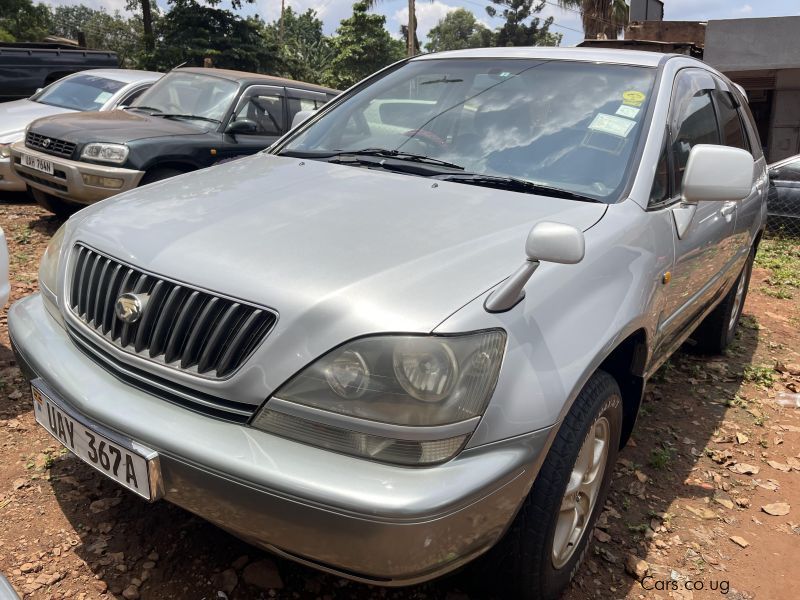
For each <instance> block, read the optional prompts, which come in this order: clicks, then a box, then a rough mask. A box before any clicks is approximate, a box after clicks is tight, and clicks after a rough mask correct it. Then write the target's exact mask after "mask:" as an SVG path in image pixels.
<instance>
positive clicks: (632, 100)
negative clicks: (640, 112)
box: [622, 90, 647, 107]
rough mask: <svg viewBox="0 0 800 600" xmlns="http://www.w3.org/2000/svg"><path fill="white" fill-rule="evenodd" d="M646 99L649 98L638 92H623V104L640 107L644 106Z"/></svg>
mask: <svg viewBox="0 0 800 600" xmlns="http://www.w3.org/2000/svg"><path fill="white" fill-rule="evenodd" d="M645 98H647V96H645V95H644V94H643V93H642V92H637V91H636V90H628V91H627V92H622V102H623V104H627V105H628V106H636V107H639V106H641V105H642V102H644V99H645Z"/></svg>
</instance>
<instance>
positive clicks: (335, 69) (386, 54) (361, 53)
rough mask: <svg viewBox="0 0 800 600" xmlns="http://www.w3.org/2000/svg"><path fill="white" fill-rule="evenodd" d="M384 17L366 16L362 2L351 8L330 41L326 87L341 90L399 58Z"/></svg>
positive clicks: (400, 45)
mask: <svg viewBox="0 0 800 600" xmlns="http://www.w3.org/2000/svg"><path fill="white" fill-rule="evenodd" d="M385 23H386V17H384V16H383V15H371V14H369V13H368V12H367V3H366V2H356V3H355V4H354V5H353V15H352V16H351V17H349V18H347V19H343V20H342V22H341V23H340V24H339V28H338V29H337V30H336V35H335V36H334V38H333V40H332V46H333V50H334V53H335V56H334V58H333V60H332V61H331V66H330V73H329V75H328V77H327V83H328V85H330V86H332V87H335V88H339V89H344V88H347V87H350V86H351V85H353V84H355V83H357V82H359V81H361V80H362V79H364V78H365V77H367V76H368V75H371V74H372V73H374V72H375V71H377V70H379V69H381V68H382V67H385V66H386V65H389V64H391V63H393V62H395V61H397V60H400V59H401V58H403V56H404V54H405V48H403V43H402V42H401V41H399V40H396V39H394V38H392V36H390V35H389V32H388V31H386V28H385V27H384V24H385Z"/></svg>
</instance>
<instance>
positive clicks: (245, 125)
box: [225, 119, 258, 135]
mask: <svg viewBox="0 0 800 600" xmlns="http://www.w3.org/2000/svg"><path fill="white" fill-rule="evenodd" d="M225 133H230V134H231V135H236V134H237V133H243V134H254V133H258V123H256V122H255V121H251V120H250V119H237V120H236V121H231V122H230V124H229V125H228V127H226V128H225Z"/></svg>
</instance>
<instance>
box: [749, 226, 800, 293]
mask: <svg viewBox="0 0 800 600" xmlns="http://www.w3.org/2000/svg"><path fill="white" fill-rule="evenodd" d="M756 265H757V266H759V267H761V268H763V269H767V270H768V271H769V277H768V278H767V285H768V286H769V287H767V288H762V291H763V292H764V293H765V294H767V295H768V296H772V297H774V298H780V299H787V298H791V297H792V296H793V294H792V288H794V289H798V288H800V244H798V243H796V242H794V241H792V240H789V239H769V240H764V241H763V242H762V243H761V245H760V246H759V247H758V254H756Z"/></svg>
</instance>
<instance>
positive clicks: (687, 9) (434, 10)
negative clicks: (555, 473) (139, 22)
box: [44, 0, 800, 46]
mask: <svg viewBox="0 0 800 600" xmlns="http://www.w3.org/2000/svg"><path fill="white" fill-rule="evenodd" d="M44 1H45V2H47V3H48V4H52V5H59V4H85V5H87V6H91V7H93V8H100V7H104V8H105V9H106V10H108V11H110V12H113V11H114V10H124V8H125V4H126V0H44ZM353 1H354V0H285V2H286V6H291V7H292V9H294V10H295V11H296V12H304V11H305V10H307V9H308V8H313V9H315V10H316V11H317V15H318V16H319V18H320V19H322V21H323V23H324V28H325V32H326V33H328V34H331V33H333V32H334V31H335V30H336V27H337V26H338V25H339V21H340V20H342V19H344V18H346V17H348V16H349V15H350V14H351V13H352V5H353ZM416 1H417V23H418V25H417V35H418V36H419V37H420V40H421V41H422V42H423V43H424V41H425V39H426V36H427V34H428V31H430V29H431V28H432V27H434V26H435V25H436V23H437V22H438V21H439V19H441V18H442V17H443V16H444V15H446V14H447V13H448V12H449V11H452V10H455V9H456V8H460V7H461V8H466V9H467V10H469V11H472V12H473V13H474V14H475V16H476V17H477V18H478V20H479V21H481V22H483V23H484V24H485V25H487V26H488V27H491V28H494V27H498V26H499V25H501V24H502V19H499V18H494V19H492V18H491V17H489V15H487V14H486V6H488V5H489V4H490V3H489V1H488V0H433V1H428V0H416ZM546 1H547V4H545V8H544V10H543V11H542V12H541V13H540V16H543V17H549V16H553V17H554V18H555V21H554V24H553V26H552V28H551V31H554V32H558V33H562V34H563V35H564V38H563V41H562V43H561V44H562V46H574V45H575V44H577V43H578V42H580V41H581V40H582V39H583V33H582V29H581V20H580V15H579V14H578V13H577V12H576V11H571V10H564V9H562V8H560V7H559V6H558V2H557V0H546ZM158 3H159V5H160V6H166V0H158ZM222 6H225V2H223V5H222ZM280 8H281V0H255V3H254V4H252V5H245V7H243V8H242V10H241V14H245V15H246V14H258V15H260V16H261V17H262V18H263V19H264V20H265V21H267V22H269V21H274V20H275V19H277V18H278V15H279V14H280ZM374 12H376V13H380V14H383V15H385V16H386V27H387V29H388V30H389V31H390V32H391V33H392V34H393V35H395V36H397V37H399V35H400V34H399V32H400V25H401V24H402V23H406V22H407V20H408V1H407V0H378V3H377V6H376V7H375V9H374ZM787 15H800V2H798V0H702V1H698V0H664V18H665V19H666V20H670V21H707V20H710V19H738V18H744V17H778V16H787Z"/></svg>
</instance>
